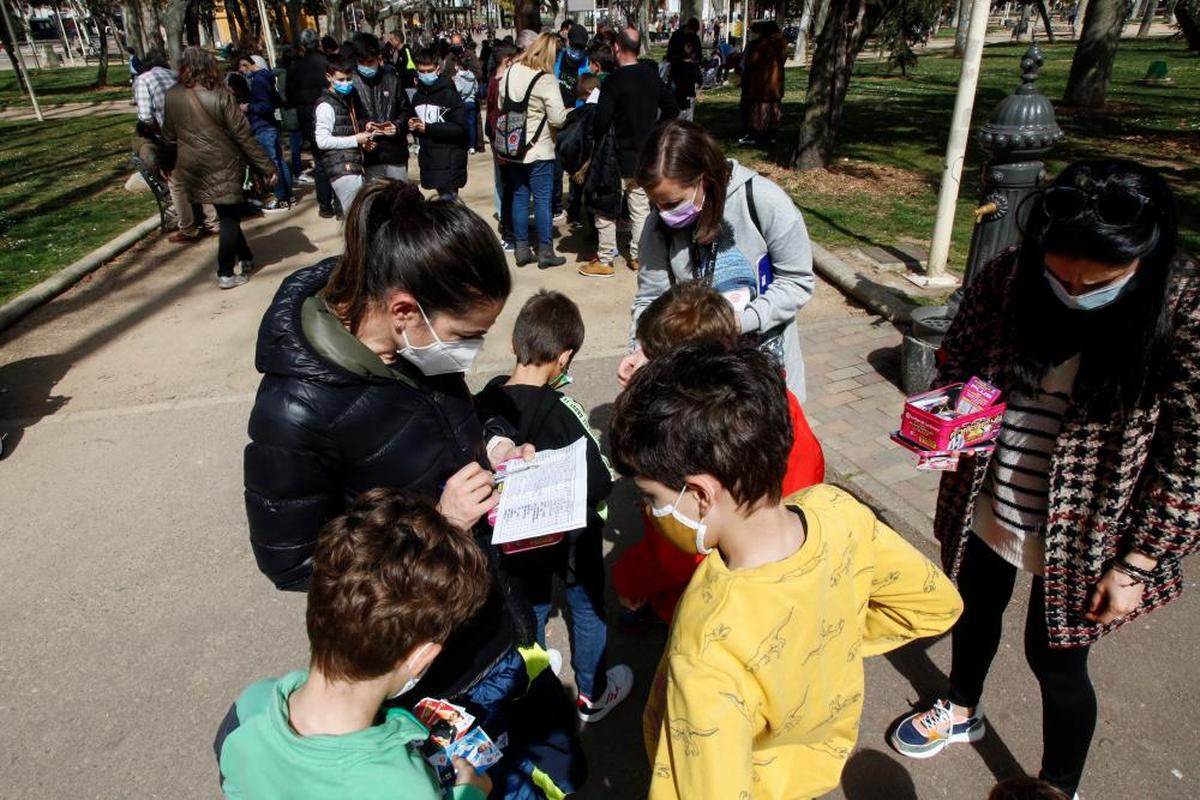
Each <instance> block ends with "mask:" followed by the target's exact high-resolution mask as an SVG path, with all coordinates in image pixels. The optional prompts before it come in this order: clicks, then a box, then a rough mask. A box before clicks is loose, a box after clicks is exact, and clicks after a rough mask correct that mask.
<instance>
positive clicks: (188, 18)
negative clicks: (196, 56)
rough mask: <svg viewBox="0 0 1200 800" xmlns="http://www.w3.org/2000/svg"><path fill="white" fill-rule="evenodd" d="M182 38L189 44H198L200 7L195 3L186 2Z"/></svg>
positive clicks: (197, 45)
mask: <svg viewBox="0 0 1200 800" xmlns="http://www.w3.org/2000/svg"><path fill="white" fill-rule="evenodd" d="M183 38H184V41H185V42H187V44H188V45H189V46H193V45H194V46H196V47H199V46H200V9H199V8H197V6H196V4H195V3H188V6H187V10H186V11H185V12H184V14H183Z"/></svg>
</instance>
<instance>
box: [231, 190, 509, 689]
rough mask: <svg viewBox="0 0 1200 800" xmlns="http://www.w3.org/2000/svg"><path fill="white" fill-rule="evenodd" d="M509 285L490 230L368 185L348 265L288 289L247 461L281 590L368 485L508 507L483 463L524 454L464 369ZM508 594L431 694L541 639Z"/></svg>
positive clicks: (308, 272)
mask: <svg viewBox="0 0 1200 800" xmlns="http://www.w3.org/2000/svg"><path fill="white" fill-rule="evenodd" d="M511 286H512V283H511V278H510V276H509V272H508V267H507V265H506V263H505V259H504V253H503V252H502V251H501V249H500V245H499V243H498V242H497V241H496V238H495V235H494V234H492V232H491V230H490V229H489V228H488V226H487V223H485V222H484V221H483V220H482V219H480V218H479V217H478V216H476V215H475V214H474V213H472V212H471V211H469V210H468V209H466V207H464V206H460V205H458V204H455V203H446V202H427V201H425V200H424V199H423V198H422V197H421V193H420V191H419V190H418V189H417V188H416V187H415V186H413V185H412V184H408V183H402V182H391V183H386V184H380V185H377V186H372V187H370V188H369V189H364V190H363V191H362V192H361V193H360V195H359V198H358V200H357V201H356V202H355V204H354V206H353V208H352V209H350V212H349V213H348V214H347V215H346V251H345V254H344V255H343V256H342V257H341V258H336V259H328V260H326V261H323V262H321V263H319V264H317V265H316V266H313V267H309V268H308V269H303V270H300V271H299V272H296V273H295V274H293V275H291V276H290V277H289V278H287V279H286V280H285V281H284V282H283V285H282V286H281V287H280V289H279V291H278V293H277V294H276V295H275V299H274V301H273V302H272V304H271V307H270V308H269V309H268V310H267V313H266V315H265V316H264V317H263V322H262V326H261V327H260V329H259V335H258V351H257V357H256V365H257V367H258V369H259V371H260V372H262V373H263V379H262V384H261V385H260V387H259V391H258V397H257V399H256V400H255V404H254V410H253V411H252V412H251V415H250V439H251V441H250V444H249V445H247V447H246V453H245V486H246V513H247V516H248V518H249V522H250V542H251V545H252V547H253V549H254V555H255V558H256V559H257V561H258V566H259V569H261V570H262V571H263V572H264V573H265V574H266V575H267V577H269V578H271V580H272V581H274V582H275V585H276V586H277V587H278V588H280V589H287V590H294V591H304V590H306V589H307V587H308V580H309V577H310V575H311V570H312V552H313V548H314V547H315V545H316V541H317V534H318V531H320V529H321V527H322V526H323V525H324V524H325V523H326V522H328V521H329V520H330V519H332V518H333V517H336V516H337V515H338V514H340V513H342V512H343V511H344V510H345V508H346V507H347V505H348V504H349V503H350V501H351V500H352V499H353V498H354V497H355V496H356V495H358V494H359V493H361V492H363V491H366V490H368V489H373V488H376V487H392V488H402V489H408V490H411V491H415V492H419V493H421V494H424V495H426V496H429V497H433V498H438V499H439V510H440V511H441V512H442V514H443V515H445V516H446V517H447V518H448V519H449V520H451V521H452V522H454V523H456V524H457V525H459V526H460V527H462V528H464V529H471V528H472V527H474V526H475V524H476V523H477V522H478V521H479V519H480V518H481V517H482V516H483V515H484V514H486V513H487V511H488V510H489V509H490V508H491V507H492V506H493V505H495V502H496V499H495V496H494V494H493V485H492V479H491V471H490V470H489V469H485V466H491V465H492V464H494V463H495V462H496V461H497V460H498V459H503V458H507V457H510V456H511V455H514V454H515V448H514V445H513V442H512V441H511V439H508V438H504V437H503V436H502V435H500V434H503V433H505V432H506V429H505V428H503V427H501V426H502V425H503V423H500V422H497V423H495V424H494V425H493V424H490V423H488V422H486V421H483V420H480V419H479V418H478V417H477V415H476V412H475V405H474V402H473V400H472V398H471V394H470V392H469V390H468V388H467V385H466V381H465V380H464V377H463V373H464V372H465V371H466V370H467V369H468V368H469V367H470V365H471V362H472V360H473V359H474V356H475V355H476V354H477V353H478V352H479V348H480V347H481V346H482V344H483V334H484V333H486V332H487V330H488V329H489V328H490V327H491V326H492V323H494V322H495V320H496V317H497V315H498V314H499V313H500V310H501V309H502V308H503V307H504V301H505V300H506V299H507V297H508V293H509V291H510V289H511ZM485 431H486V434H485ZM488 444H490V447H488V446H486V445H488ZM497 592H499V593H500V594H498V595H497V597H496V598H494V599H496V600H498V602H492V603H489V605H488V606H487V608H486V609H485V611H484V613H483V614H482V615H481V617H480V619H479V620H477V621H476V623H475V625H474V626H473V627H474V628H476V629H477V631H476V633H481V636H480V635H475V633H473V632H470V631H468V632H467V634H469V635H467V634H464V636H461V637H456V638H458V639H460V640H462V645H463V647H462V648H461V649H460V652H458V653H457V654H456V653H448V654H447V656H446V657H444V658H441V659H439V665H440V666H435V669H434V670H432V671H431V673H430V675H429V676H428V678H427V681H428V682H429V685H428V687H427V688H426V689H425V694H432V693H433V689H434V688H435V686H434V684H436V689H437V690H438V691H440V692H443V693H454V692H456V691H461V690H463V689H464V688H466V686H468V685H470V684H472V683H474V682H475V681H476V680H477V679H478V678H479V677H480V676H481V675H483V674H484V673H486V672H487V671H488V670H489V669H490V668H491V667H492V666H493V665H494V664H496V663H497V662H498V660H500V659H501V658H502V657H503V656H504V655H505V654H506V653H507V652H508V650H509V648H510V646H511V645H512V644H513V643H514V642H518V643H520V642H522V641H523V640H526V639H530V638H531V637H530V636H529V633H530V631H529V630H527V629H526V624H527V621H528V618H527V615H526V614H525V612H524V609H517V610H516V613H504V611H505V610H506V608H507V606H508V605H509V604H508V603H505V602H504V600H505V599H506V598H504V597H503V596H502V595H503V594H504V593H503V590H502V586H501V585H498V588H497V590H496V592H494V594H496V593H497ZM509 611H510V612H511V611H512V609H509ZM452 642H453V640H452ZM450 649H452V648H451V647H450V646H449V645H448V647H447V650H450ZM460 658H461V659H465V661H460V660H458V659H460ZM456 662H457V663H456ZM442 667H445V668H444V669H443V668H442ZM438 673H442V674H438ZM451 673H452V674H451ZM423 683H426V682H425V681H423ZM417 696H418V697H419V696H421V695H419V694H418V695H417ZM434 696H439V695H434Z"/></svg>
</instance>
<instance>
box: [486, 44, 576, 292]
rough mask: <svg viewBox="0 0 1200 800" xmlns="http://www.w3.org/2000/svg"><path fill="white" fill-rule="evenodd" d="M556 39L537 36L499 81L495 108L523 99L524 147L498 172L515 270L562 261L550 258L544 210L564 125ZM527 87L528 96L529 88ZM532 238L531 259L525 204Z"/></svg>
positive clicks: (549, 229) (546, 210) (549, 228)
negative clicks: (557, 140) (556, 143)
mask: <svg viewBox="0 0 1200 800" xmlns="http://www.w3.org/2000/svg"><path fill="white" fill-rule="evenodd" d="M558 45H559V39H558V36H557V35H555V34H553V33H543V34H541V35H540V36H538V38H537V39H535V40H534V41H533V43H532V44H531V45H529V47H527V48H526V49H525V52H523V53H522V54H521V55H520V56H518V57H517V60H516V61H515V62H513V65H512V66H511V67H509V68H508V70H507V71H506V72H505V73H504V75H503V76H502V77H501V78H500V106H501V108H503V106H504V102H505V99H509V100H512V101H513V102H520V101H521V100H522V99H523V98H524V97H525V95H526V93H528V94H529V104H528V107H527V109H526V117H525V120H526V124H525V130H526V136H527V137H528V139H527V141H528V144H529V147H528V149H527V150H526V152H525V155H524V158H523V159H522V160H521V161H520V162H517V161H505V162H504V163H503V164H502V165H501V167H500V169H501V172H502V180H503V183H504V184H505V186H507V187H508V191H507V193H506V194H507V196H506V197H504V198H502V202H501V207H502V208H501V214H502V215H503V216H504V219H505V220H506V221H507V222H508V223H509V225H510V226H511V228H510V229H511V230H512V231H513V234H514V237H515V238H516V253H515V255H516V261H517V266H518V267H523V266H525V265H526V264H532V263H533V262H534V261H537V264H538V267H539V268H540V269H546V268H548V267H558V266H561V265H563V264H565V263H566V261H567V260H566V259H565V258H563V257H561V256H558V255H556V254H555V252H554V242H553V240H552V238H551V236H552V222H553V220H552V214H551V208H550V204H551V201H552V198H553V193H554V132H555V130H556V129H558V128H560V127H562V124H563V123H564V122H566V119H567V109H566V108H565V107H564V106H563V101H562V92H560V91H559V88H558V80H557V79H556V78H555V77H554V60H555V58H556V56H557V54H558ZM531 86H532V91H531V90H530V87H531ZM531 199H532V201H533V215H534V221H535V225H536V228H537V230H536V232H537V237H538V238H537V253H536V254H535V253H534V252H533V249H532V248H531V247H530V242H529V203H530V200H531Z"/></svg>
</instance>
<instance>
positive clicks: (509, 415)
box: [477, 291, 633, 722]
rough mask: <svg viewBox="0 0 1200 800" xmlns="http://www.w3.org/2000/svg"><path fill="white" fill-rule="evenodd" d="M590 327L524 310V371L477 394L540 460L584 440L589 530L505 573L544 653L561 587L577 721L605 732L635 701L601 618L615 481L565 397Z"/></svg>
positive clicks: (517, 349)
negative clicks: (529, 609)
mask: <svg viewBox="0 0 1200 800" xmlns="http://www.w3.org/2000/svg"><path fill="white" fill-rule="evenodd" d="M583 333H584V331H583V317H582V316H581V315H580V313H579V308H578V307H577V306H576V305H575V303H573V302H571V299H570V298H568V297H567V296H566V295H563V294H560V293H558V292H547V291H540V292H538V293H537V294H535V295H534V296H533V297H531V298H529V300H528V301H527V302H526V303H525V305H524V306H523V307H522V308H521V313H520V314H519V315H518V316H517V321H516V325H515V327H514V328H513V353H514V354H515V355H516V357H517V365H516V367H515V368H514V369H513V374H512V376H511V377H499V378H496V379H494V380H493V381H492V382H491V383H489V384H488V385H487V388H485V389H484V390H483V391H482V392H480V394H479V396H478V397H477V400H478V401H479V404H480V406H481V407H482V408H483V409H484V410H485V411H486V412H487V413H488V414H489V415H492V416H497V415H498V416H500V417H502V418H504V419H506V420H508V422H509V423H510V424H511V425H512V426H513V427H514V428H516V429H518V431H519V435H518V437H517V438H519V439H520V440H521V441H523V442H529V443H530V444H532V445H534V446H535V447H536V448H537V449H538V450H539V451H540V450H555V449H558V448H561V447H566V446H567V445H570V444H572V443H573V442H575V441H578V440H579V439H580V438H581V437H583V438H585V439H586V440H587V467H588V493H587V503H588V520H587V527H585V528H582V529H580V530H575V531H564V533H566V534H567V536H566V538H565V539H564V540H563V541H561V542H559V543H558V544H555V545H552V546H549V547H542V548H538V549H533V550H528V551H525V552H522V553H514V554H507V555H505V556H504V557H503V559H502V564H503V567H504V569H505V571H506V572H508V573H509V574H510V575H513V576H514V577H516V578H517V580H518V581H519V583H520V584H521V586H522V587H523V588H524V590H525V592H526V593H527V596H528V599H529V602H530V603H531V604H532V605H533V609H534V612H535V614H536V615H537V620H538V641H539V643H541V644H542V646H543V647H545V643H546V620H547V619H548V618H549V616H550V610H551V604H550V598H551V583H552V580H553V578H554V576H558V578H559V579H560V580H561V581H562V582H563V584H564V587H565V594H566V598H567V603H568V604H569V605H570V607H571V666H572V668H573V669H574V670H575V683H576V685H577V686H578V688H579V699H578V711H579V718H580V719H582V720H583V721H584V722H598V721H599V720H600V719H602V718H604V717H605V716H606V715H607V714H608V713H609V712H610V711H612V709H613V708H614V707H616V706H617V705H618V704H619V703H620V702H621V701H622V700H624V699H625V698H626V697H628V696H629V692H630V689H632V688H633V671H632V670H630V669H629V667H628V666H625V665H624V664H619V665H617V666H613V667H606V664H605V649H606V647H607V643H608V626H607V623H606V622H605V617H604V552H603V539H602V537H601V533H602V531H603V529H604V519H605V516H606V508H605V501H606V500H607V498H608V495H609V493H610V492H611V491H612V472H611V470H610V468H609V465H608V462H607V460H606V459H605V458H604V456H603V455H602V454H601V453H600V443H599V441H598V440H597V439H596V435H595V433H594V432H593V431H592V428H591V426H590V425H589V424H588V418H587V413H586V412H585V411H584V410H583V408H582V407H581V406H580V405H579V404H578V403H576V402H575V401H574V400H572V399H571V398H570V397H568V396H566V395H564V394H563V393H562V392H561V391H559V390H560V389H561V388H562V387H564V386H566V385H567V384H568V383H570V382H571V378H570V375H569V370H570V367H571V360H572V359H573V358H574V357H575V355H576V354H577V353H578V352H579V349H580V347H582V346H583Z"/></svg>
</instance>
